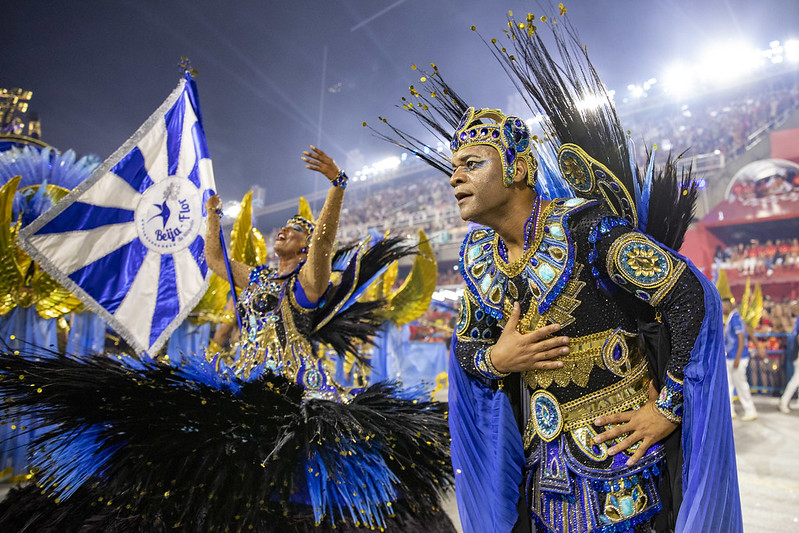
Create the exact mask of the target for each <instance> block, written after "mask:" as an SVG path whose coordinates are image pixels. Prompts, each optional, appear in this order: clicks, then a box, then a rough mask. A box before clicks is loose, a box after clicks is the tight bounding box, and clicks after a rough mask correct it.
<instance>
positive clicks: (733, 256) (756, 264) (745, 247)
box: [714, 238, 799, 277]
mask: <svg viewBox="0 0 799 533" xmlns="http://www.w3.org/2000/svg"><path fill="white" fill-rule="evenodd" d="M714 261H715V263H716V267H717V268H720V269H722V270H728V271H730V270H731V271H735V272H737V273H738V274H739V275H740V276H767V277H768V276H771V275H773V274H774V273H775V272H787V271H796V270H797V269H799V239H796V238H794V239H776V240H767V241H766V242H765V243H761V242H760V241H757V240H751V241H750V242H748V243H739V244H736V245H733V246H728V247H726V248H723V247H721V246H718V247H717V248H716V253H715V256H714Z"/></svg>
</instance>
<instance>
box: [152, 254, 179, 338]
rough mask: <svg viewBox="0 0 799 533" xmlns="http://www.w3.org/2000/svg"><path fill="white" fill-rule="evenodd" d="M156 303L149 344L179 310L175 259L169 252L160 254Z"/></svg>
mask: <svg viewBox="0 0 799 533" xmlns="http://www.w3.org/2000/svg"><path fill="white" fill-rule="evenodd" d="M156 301H157V302H158V305H157V306H156V308H155V312H154V313H153V320H152V322H151V326H150V346H152V345H153V343H154V342H155V341H156V340H157V339H158V336H159V335H161V332H162V331H164V330H165V329H166V328H167V326H169V324H170V323H171V322H172V320H173V319H174V318H175V317H176V316H178V312H180V300H179V299H178V284H177V280H176V278H175V259H174V258H173V257H172V256H171V255H169V254H163V255H162V256H161V273H160V275H159V276H158V299H157V300H156Z"/></svg>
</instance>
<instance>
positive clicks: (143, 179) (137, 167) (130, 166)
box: [111, 146, 153, 193]
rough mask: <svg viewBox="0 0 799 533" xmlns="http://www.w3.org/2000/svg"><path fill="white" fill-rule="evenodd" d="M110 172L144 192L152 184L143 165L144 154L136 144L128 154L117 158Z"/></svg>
mask: <svg viewBox="0 0 799 533" xmlns="http://www.w3.org/2000/svg"><path fill="white" fill-rule="evenodd" d="M111 172H113V173H114V174H116V175H117V176H119V177H120V178H122V179H123V180H125V181H127V182H128V183H129V184H130V186H131V187H133V188H134V189H136V190H137V191H138V192H140V193H141V192H144V191H146V190H147V188H148V187H149V186H150V185H152V184H153V180H152V179H151V178H150V176H149V175H148V174H147V167H145V166H144V156H143V155H142V153H141V150H139V147H138V146H136V147H134V148H133V150H131V151H130V153H129V154H128V155H126V156H125V157H123V158H122V159H120V160H119V163H117V164H116V165H114V168H112V169H111Z"/></svg>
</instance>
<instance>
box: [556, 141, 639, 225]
mask: <svg viewBox="0 0 799 533" xmlns="http://www.w3.org/2000/svg"><path fill="white" fill-rule="evenodd" d="M558 166H559V167H560V171H561V172H562V173H563V177H564V178H566V180H567V181H568V182H569V184H570V185H571V186H572V187H574V190H575V192H576V193H577V196H581V197H583V198H591V199H595V200H600V199H604V200H606V201H607V203H608V205H609V206H610V208H611V209H612V210H613V212H614V213H616V214H617V215H618V216H620V217H622V218H625V219H627V220H629V221H630V222H631V223H632V224H633V226H637V225H638V215H637V213H636V210H635V202H634V201H633V199H632V197H630V193H629V191H628V190H627V188H626V187H625V186H624V184H623V183H622V182H621V180H619V179H618V178H617V177H616V176H615V175H614V174H613V173H612V172H611V171H610V170H608V168H607V167H606V166H605V165H603V164H602V163H600V162H599V161H597V160H596V159H594V158H593V157H591V156H589V155H588V154H587V153H586V152H585V151H584V150H583V149H582V148H580V147H579V146H577V145H576V144H571V143H566V144H564V145H563V146H561V147H560V149H559V150H558Z"/></svg>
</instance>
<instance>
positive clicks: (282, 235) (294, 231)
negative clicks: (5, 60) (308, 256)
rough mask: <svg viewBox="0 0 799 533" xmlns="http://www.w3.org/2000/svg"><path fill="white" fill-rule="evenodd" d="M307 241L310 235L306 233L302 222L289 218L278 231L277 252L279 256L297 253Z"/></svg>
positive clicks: (276, 239)
mask: <svg viewBox="0 0 799 533" xmlns="http://www.w3.org/2000/svg"><path fill="white" fill-rule="evenodd" d="M307 242H308V235H307V234H306V233H305V229H304V228H303V227H302V226H301V225H300V224H297V223H295V222H292V221H291V220H289V221H288V222H287V223H286V225H285V226H283V227H282V228H280V231H279V232H278V233H277V238H275V253H276V254H277V255H278V256H292V255H297V254H299V253H301V251H302V249H303V248H305V247H306V245H307Z"/></svg>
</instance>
